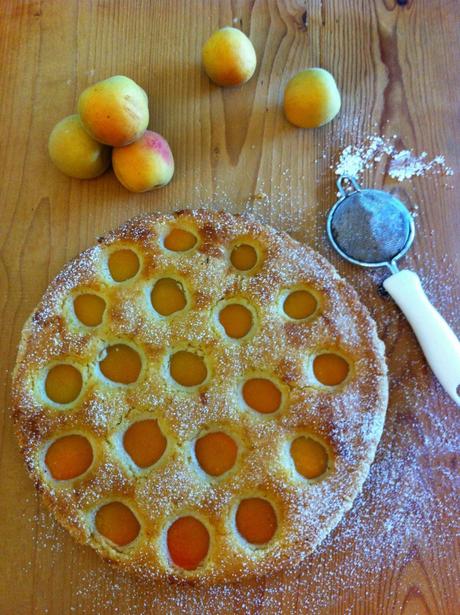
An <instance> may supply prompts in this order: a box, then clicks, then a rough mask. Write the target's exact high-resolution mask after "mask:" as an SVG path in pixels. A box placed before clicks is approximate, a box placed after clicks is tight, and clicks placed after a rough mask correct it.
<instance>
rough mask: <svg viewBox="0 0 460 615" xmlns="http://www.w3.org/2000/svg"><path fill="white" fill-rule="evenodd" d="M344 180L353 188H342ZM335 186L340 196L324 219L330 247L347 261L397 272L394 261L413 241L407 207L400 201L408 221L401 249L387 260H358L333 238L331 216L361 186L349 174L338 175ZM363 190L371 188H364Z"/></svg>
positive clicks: (412, 223) (360, 189) (413, 231)
mask: <svg viewBox="0 0 460 615" xmlns="http://www.w3.org/2000/svg"><path fill="white" fill-rule="evenodd" d="M344 180H347V181H348V182H349V183H350V184H351V185H352V186H353V188H354V190H352V191H349V192H347V191H345V190H344V188H343V185H342V184H343V182H344ZM337 187H338V189H339V192H340V194H341V195H342V196H341V198H340V199H339V200H338V201H337V202H336V203H334V205H333V206H332V207H331V209H330V210H329V213H328V215H327V219H326V232H327V236H328V239H329V241H330V242H331V244H332V247H333V248H334V249H335V250H336V252H338V253H339V254H340V256H342V258H344V259H345V260H347V261H348V262H349V263H353V264H354V265H359V266H361V267H368V268H375V267H388V268H389V269H390V271H392V272H393V273H397V272H398V267H397V265H396V262H397V261H398V260H399V259H400V258H402V257H403V256H404V255H405V254H406V253H407V251H408V250H409V248H410V247H411V245H412V243H413V241H414V237H415V223H414V219H413V217H412V216H411V215H410V213H409V211H408V210H407V208H406V207H405V206H404V204H403V203H401V207H402V208H403V209H404V212H405V214H406V215H407V217H408V221H409V234H408V236H407V239H406V242H405V244H404V245H403V247H402V248H401V250H400V251H399V252H398V253H397V254H396V255H395V256H394V257H393V258H392V259H391V260H389V261H380V262H377V263H369V262H366V261H360V260H358V259H356V258H353V257H352V256H349V255H348V254H347V253H346V252H344V251H343V250H342V249H341V247H340V246H339V244H338V243H337V242H336V240H335V238H334V235H333V233H332V218H333V217H334V214H335V212H336V211H337V209H338V207H340V205H341V204H342V203H343V201H345V199H347V198H348V197H349V196H351V195H352V194H355V192H363V189H362V188H361V186H360V185H359V184H358V182H357V181H356V178H354V177H351V176H349V175H341V176H340V177H339V179H338V180H337ZM365 190H373V188H366V189H365ZM375 190H377V189H376V188H375ZM382 192H383V191H382Z"/></svg>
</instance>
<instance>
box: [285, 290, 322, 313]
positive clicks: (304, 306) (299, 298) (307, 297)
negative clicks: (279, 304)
mask: <svg viewBox="0 0 460 615" xmlns="http://www.w3.org/2000/svg"><path fill="white" fill-rule="evenodd" d="M317 307H318V302H317V300H316V299H315V297H314V296H313V295H312V294H311V293H309V292H308V291H307V290H295V291H293V292H292V293H290V294H289V295H288V296H287V297H286V299H285V300H284V303H283V309H284V311H285V313H286V314H287V315H288V316H289V318H292V319H293V320H303V319H305V318H308V317H309V316H311V315H312V314H314V313H315V311H316V308H317Z"/></svg>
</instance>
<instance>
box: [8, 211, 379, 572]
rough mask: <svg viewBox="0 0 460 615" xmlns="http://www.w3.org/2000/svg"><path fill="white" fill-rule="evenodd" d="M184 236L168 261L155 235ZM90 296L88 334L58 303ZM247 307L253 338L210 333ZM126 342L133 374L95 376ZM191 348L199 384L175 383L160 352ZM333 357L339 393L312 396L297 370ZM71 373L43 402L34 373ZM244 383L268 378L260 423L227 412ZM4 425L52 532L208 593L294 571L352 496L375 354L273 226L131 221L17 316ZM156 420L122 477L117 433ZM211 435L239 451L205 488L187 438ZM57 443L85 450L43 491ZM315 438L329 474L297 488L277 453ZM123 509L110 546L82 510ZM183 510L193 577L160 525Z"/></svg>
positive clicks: (338, 295) (371, 435)
mask: <svg viewBox="0 0 460 615" xmlns="http://www.w3.org/2000/svg"><path fill="white" fill-rule="evenodd" d="M174 228H180V229H183V230H188V231H189V232H191V233H193V234H194V235H195V236H196V238H197V242H196V244H195V246H193V247H192V248H191V249H190V250H187V251H185V252H171V251H169V250H167V249H165V247H164V238H165V236H166V235H167V234H168V233H169V232H170V230H171V229H174ZM241 243H248V244H250V245H252V246H253V247H254V248H255V250H256V253H257V257H258V261H257V264H256V266H255V267H254V268H253V269H251V270H249V271H247V272H243V271H238V270H236V269H235V268H234V267H233V265H232V264H231V250H232V248H233V247H234V246H235V245H239V244H241ZM125 248H128V249H132V250H133V251H134V252H135V253H136V254H137V255H138V257H139V271H138V273H137V274H136V275H135V276H134V277H133V278H131V279H128V280H126V281H124V282H121V283H116V282H114V281H113V280H112V279H111V277H110V275H109V271H108V267H107V262H108V258H109V255H110V253H111V252H112V251H114V250H116V249H125ZM164 277H168V278H173V279H176V280H178V281H179V282H180V283H181V284H182V287H183V289H184V291H185V296H186V306H185V308H184V309H182V310H179V311H177V312H175V313H173V314H172V315H170V316H161V315H159V314H158V313H156V312H155V310H153V308H152V305H151V302H150V292H151V289H152V287H153V285H154V283H155V281H156V280H158V279H160V278H164ZM298 289H307V290H308V291H309V292H310V293H312V294H313V296H314V297H315V298H316V299H317V302H318V309H317V310H316V312H315V313H314V314H313V315H312V316H311V317H310V318H308V319H306V320H295V319H291V318H288V317H287V316H286V314H285V313H284V312H283V300H284V298H285V297H286V293H287V292H289V291H290V290H298ZM87 291H89V292H93V293H97V294H98V295H100V296H101V297H102V298H103V299H104V300H105V302H106V308H105V313H104V317H103V319H102V322H101V324H99V325H98V326H96V327H93V328H90V327H85V326H83V325H82V324H81V323H79V322H78V320H77V319H76V317H75V313H74V311H73V298H74V297H75V295H76V294H78V293H83V292H87ZM233 300H235V301H238V302H240V303H241V304H242V305H246V306H247V307H248V309H250V310H251V312H252V315H253V327H252V329H251V332H250V333H249V334H248V335H246V336H245V337H243V338H241V339H240V340H233V339H229V338H228V337H226V336H225V335H224V333H223V329H222V328H221V327H220V326H219V323H218V318H217V310H218V307H217V306H219V305H225V304H226V302H228V301H233ZM114 343H125V344H127V345H132V346H133V347H134V348H136V350H137V351H138V352H139V355H140V357H141V360H142V368H141V372H140V375H139V378H138V379H137V381H136V382H135V383H133V384H121V385H117V384H114V383H111V382H108V381H107V380H106V379H105V378H104V377H103V376H102V374H101V372H100V369H99V367H98V361H99V360H100V358H101V356H102V354H101V353H104V349H105V348H106V347H107V346H108V345H111V344H114ZM181 349H182V350H186V349H192V350H193V351H194V352H198V353H199V354H201V355H202V356H203V357H204V358H205V361H206V365H207V370H208V376H207V378H206V380H205V381H204V382H203V383H202V384H201V385H198V386H196V387H193V388H190V389H185V388H180V387H178V386H176V385H175V383H174V382H173V381H172V380H171V378H170V377H169V375H168V373H167V366H168V357H169V356H170V354H171V352H173V351H176V350H181ZM321 352H337V353H338V354H339V355H340V356H342V357H344V358H346V360H347V361H348V363H349V366H350V370H349V375H348V377H347V378H346V380H345V381H344V382H343V383H342V384H340V385H338V386H332V387H328V386H322V385H321V384H320V383H319V382H317V381H316V380H315V378H314V375H313V370H312V360H313V358H314V357H315V356H316V355H317V354H320V353H321ZM62 362H65V363H70V364H72V365H74V366H76V367H78V369H79V370H80V371H81V374H82V382H83V386H82V390H81V393H80V395H79V396H78V397H77V399H76V400H75V401H74V402H72V403H69V404H67V405H63V406H62V407H57V405H56V404H53V403H51V402H49V401H48V400H47V399H46V395H45V394H44V385H43V380H44V374H45V373H46V370H47V369H49V368H50V366H52V365H54V364H56V363H62ZM249 377H265V378H270V379H273V382H275V383H276V384H277V386H278V388H279V390H280V391H281V393H282V402H281V407H280V408H279V409H278V410H277V411H276V412H274V413H271V414H262V413H259V412H255V411H254V410H251V409H249V408H248V407H247V406H246V405H245V404H244V402H243V401H242V396H241V386H242V383H243V382H244V381H245V379H247V378H249ZM12 405H13V416H14V421H15V426H16V432H17V436H18V439H19V443H20V446H21V449H22V452H23V455H24V458H25V460H26V464H27V468H28V471H29V473H30V475H31V477H32V479H33V480H34V483H35V485H36V487H37V489H38V490H39V492H40V493H41V495H42V497H43V499H44V501H45V502H46V504H47V505H48V506H49V507H50V509H51V510H52V511H53V513H54V515H55V517H56V518H57V519H58V520H59V522H60V523H61V524H62V525H63V526H64V527H66V528H67V529H68V530H69V532H70V533H71V534H72V536H74V538H76V539H77V540H78V541H79V542H81V543H83V544H89V545H91V546H92V547H93V548H94V549H96V551H97V552H98V553H99V554H100V555H101V556H102V557H103V558H104V559H106V560H108V561H110V562H112V563H115V564H117V565H118V566H119V567H120V568H122V569H124V570H127V571H130V572H134V573H135V574H137V575H138V576H143V577H147V578H168V579H176V580H180V579H186V580H189V581H200V582H204V583H213V582H218V581H223V580H227V581H229V580H237V579H239V578H242V577H245V576H250V575H255V574H257V575H259V574H267V573H271V572H274V571H275V570H278V569H280V568H282V567H286V566H292V565H294V564H296V563H298V562H299V561H300V560H301V559H302V558H303V557H304V556H305V555H307V554H308V553H310V552H311V551H312V550H313V549H314V548H315V547H316V546H317V545H318V544H319V543H320V542H321V541H322V540H323V539H324V538H325V536H326V535H327V533H328V532H330V531H331V529H332V528H333V527H334V526H335V525H336V524H337V523H338V522H339V520H340V519H341V517H342V515H343V514H344V513H345V511H347V510H348V509H349V508H350V507H351V505H352V502H353V500H354V498H355V497H356V495H357V494H358V492H359V491H360V489H361V486H362V484H363V482H364V480H365V478H366V476H367V474H368V471H369V466H370V463H371V462H372V460H373V458H374V455H375V451H376V447H377V444H378V442H379V439H380V436H381V432H382V428H383V423H384V418H385V411H386V405H387V375H386V365H385V359H384V346H383V343H382V342H381V341H380V340H379V339H378V337H377V331H376V326H375V323H374V321H373V320H372V318H371V317H370V315H369V313H368V311H367V309H366V308H365V307H364V306H363V305H362V304H361V303H360V301H359V299H358V297H357V295H356V293H355V291H354V290H353V289H352V288H351V287H350V285H349V284H348V283H347V282H345V280H343V279H342V278H341V277H340V276H339V275H338V274H337V272H336V271H335V269H334V268H333V267H332V266H331V265H330V264H329V263H328V262H327V261H326V260H325V259H324V258H323V257H321V256H320V255H319V254H317V253H316V252H314V251H313V250H311V249H309V248H308V247H306V246H305V245H302V244H300V243H298V242H296V241H295V240H293V239H292V238H291V237H289V236H288V235H287V234H286V233H282V232H278V231H276V230H274V229H273V228H271V227H269V226H266V225H262V224H260V223H259V222H257V221H255V220H253V219H251V218H248V217H245V216H235V215H232V214H229V213H225V212H214V211H208V210H190V211H189V210H185V211H178V212H175V213H171V214H151V215H147V216H144V217H138V218H134V219H132V220H130V221H128V222H127V223H125V224H124V225H122V226H121V227H120V228H118V229H117V230H115V231H114V232H111V233H109V234H108V235H107V236H105V237H103V238H101V239H99V240H98V244H97V245H96V246H95V247H93V248H90V249H88V250H86V251H85V252H83V253H82V254H80V255H79V256H78V257H77V258H76V259H74V260H73V261H71V262H70V263H69V264H68V265H67V266H66V267H65V268H64V269H63V270H62V272H61V273H60V274H59V275H58V276H57V277H56V278H55V279H54V280H53V282H52V283H51V284H50V285H49V287H48V289H47V290H46V292H45V294H44V296H43V298H42V300H41V301H40V303H39V305H38V306H37V307H36V309H35V310H34V312H33V314H32V315H31V316H30V318H29V319H28V321H27V322H26V324H25V326H24V329H23V333H22V338H21V342H20V346H19V353H18V358H17V364H16V368H15V372H14V385H13V396H12ZM149 417H152V418H156V419H157V420H158V425H159V426H160V428H161V430H162V432H163V434H164V436H165V437H166V440H167V445H166V449H165V451H164V453H163V455H162V456H161V458H160V460H159V461H158V462H157V463H156V464H154V465H153V466H152V467H150V468H144V469H141V468H138V467H137V466H136V465H135V464H134V463H133V462H132V461H131V460H130V458H129V456H128V455H127V454H126V452H125V451H124V449H123V445H122V434H123V433H124V431H125V430H126V429H127V427H128V426H129V425H130V424H131V423H132V422H133V421H135V420H137V419H143V418H149ZM219 429H220V430H222V431H225V432H226V433H228V434H229V435H231V436H232V438H233V439H234V440H235V441H236V442H237V444H238V457H237V462H236V464H235V466H234V467H233V468H232V470H231V471H229V472H228V473H227V474H224V475H223V476H222V477H220V478H213V477H210V476H207V475H206V474H205V473H204V472H202V471H201V470H200V468H199V467H198V465H197V463H196V459H195V458H194V455H193V442H194V441H195V440H196V439H197V438H198V437H200V435H202V434H203V433H206V432H208V431H212V430H214V431H215V430H219ZM66 434H81V435H84V436H85V437H86V438H87V440H88V441H89V442H90V444H91V445H92V448H93V462H92V464H91V466H90V467H89V469H88V470H87V471H86V472H85V473H84V474H82V475H81V476H79V477H77V478H75V479H73V480H54V479H53V478H52V476H51V475H50V473H49V472H48V470H47V468H46V465H45V463H44V456H45V451H46V449H47V446H48V445H49V443H50V442H52V441H54V440H55V439H56V438H58V437H60V436H62V435H66ZM302 434H305V435H312V436H313V437H314V438H317V439H318V440H319V441H321V442H322V443H323V444H324V446H325V447H326V449H327V451H328V455H329V464H328V468H327V471H326V472H325V473H324V474H323V475H322V476H320V477H318V478H315V479H313V480H308V479H305V478H304V477H303V476H301V475H300V474H299V473H298V472H297V471H296V469H295V466H294V463H293V460H292V458H291V456H290V454H289V451H290V448H289V447H290V443H291V442H292V441H293V439H294V438H296V437H298V436H299V435H302ZM246 497H262V498H265V499H267V500H268V501H269V502H270V503H271V504H272V506H273V508H274V510H275V512H276V517H277V522H278V527H277V530H276V532H275V535H274V536H273V538H272V539H271V540H270V541H269V542H268V543H267V544H265V545H262V546H256V545H251V544H249V543H248V542H246V541H245V540H244V539H243V538H242V537H241V536H240V535H239V533H238V530H237V528H236V524H235V514H236V508H237V506H238V503H239V502H240V500H241V499H243V498H246ZM112 501H118V502H123V503H125V504H126V505H127V506H129V508H130V509H131V511H132V512H133V513H134V514H135V515H136V517H137V519H138V521H139V523H140V533H139V535H138V537H137V538H136V539H135V540H134V541H133V542H132V543H130V544H128V545H126V546H124V547H119V546H116V545H115V544H113V543H111V542H110V541H109V540H107V539H105V538H104V537H102V536H101V535H100V534H99V533H98V532H97V530H96V529H95V514H96V511H97V510H98V509H99V508H100V507H101V506H102V505H104V504H106V503H108V502H112ZM188 514H190V515H193V516H194V517H196V518H197V519H199V520H200V521H201V522H202V523H203V524H204V525H205V526H206V528H207V529H208V532H209V537H210V546H209V551H208V554H207V556H206V558H205V559H204V560H203V562H202V563H201V564H200V565H199V566H198V567H197V568H196V569H195V570H185V569H183V568H180V567H178V566H176V565H175V564H174V563H173V562H172V561H171V559H170V556H169V553H168V548H167V543H166V532H167V529H168V527H169V526H170V525H171V523H173V522H174V520H175V519H176V518H178V517H180V516H183V515H188Z"/></svg>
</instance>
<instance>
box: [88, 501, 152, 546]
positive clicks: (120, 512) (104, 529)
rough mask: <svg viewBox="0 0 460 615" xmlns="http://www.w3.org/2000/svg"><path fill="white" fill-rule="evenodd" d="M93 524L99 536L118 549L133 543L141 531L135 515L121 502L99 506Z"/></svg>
mask: <svg viewBox="0 0 460 615" xmlns="http://www.w3.org/2000/svg"><path fill="white" fill-rule="evenodd" d="M95 524H96V529H97V531H98V532H99V534H101V535H102V536H104V538H107V539H108V540H110V542H113V543H114V544H116V545H117V546H119V547H125V546H126V545H128V544H130V543H131V542H133V540H135V539H136V538H137V537H138V535H139V532H140V529H141V526H140V523H139V521H138V520H137V517H136V516H135V514H134V513H133V512H132V510H131V509H130V508H128V506H126V505H125V504H123V503H122V502H110V503H109V504H104V506H101V508H99V510H98V511H97V513H96V518H95Z"/></svg>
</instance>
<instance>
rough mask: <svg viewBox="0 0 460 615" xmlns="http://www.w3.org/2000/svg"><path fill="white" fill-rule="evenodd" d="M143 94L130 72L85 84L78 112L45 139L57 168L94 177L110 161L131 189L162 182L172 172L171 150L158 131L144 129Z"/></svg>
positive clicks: (146, 111)
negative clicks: (129, 75)
mask: <svg viewBox="0 0 460 615" xmlns="http://www.w3.org/2000/svg"><path fill="white" fill-rule="evenodd" d="M148 123H149V108H148V99H147V94H146V93H145V91H144V90H143V89H142V88H141V87H140V86H139V85H138V84H137V83H136V82H135V81H133V80H132V79H130V78H129V77H124V76H123V75H116V76H114V77H110V78H109V79H105V80H104V81H99V82H98V83H95V84H94V85H91V86H90V87H88V88H86V90H84V91H83V92H82V93H81V95H80V98H79V100H78V114H74V115H69V116H67V117H65V118H64V119H63V120H61V121H60V122H58V123H57V124H56V126H55V127H54V128H53V130H52V132H51V135H50V137H49V141H48V151H49V155H50V157H51V160H52V161H53V162H54V164H55V165H56V166H57V168H58V169H59V170H60V171H62V172H63V173H65V174H66V175H70V177H77V178H79V179H90V178H93V177H98V176H99V175H101V174H102V173H104V171H106V170H107V168H108V167H109V165H110V160H112V165H113V170H114V172H115V175H116V176H117V178H118V180H119V181H120V182H121V183H122V184H123V186H125V188H127V189H128V190H131V192H146V191H147V190H152V189H153V188H159V187H160V186H164V185H166V184H167V183H168V182H169V181H170V180H171V178H172V176H173V174H174V159H173V156H172V153H171V149H170V147H169V145H168V143H167V141H166V139H164V138H163V137H162V136H161V135H160V134H158V133H156V132H153V131H151V130H147V126H148Z"/></svg>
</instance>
